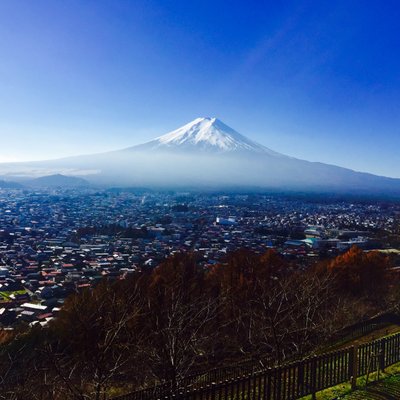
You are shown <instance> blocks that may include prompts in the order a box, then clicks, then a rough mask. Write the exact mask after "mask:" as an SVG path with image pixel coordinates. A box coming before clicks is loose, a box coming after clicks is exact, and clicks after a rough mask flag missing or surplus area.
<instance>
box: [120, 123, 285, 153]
mask: <svg viewBox="0 0 400 400" xmlns="http://www.w3.org/2000/svg"><path fill="white" fill-rule="evenodd" d="M127 150H146V151H149V150H150V151H160V150H161V151H166V150H168V151H171V150H172V151H185V152H203V153H220V154H221V153H243V154H246V153H247V154H248V153H257V154H266V155H279V153H276V152H274V151H273V150H271V149H268V148H267V147H265V146H263V145H261V144H259V143H256V142H253V141H252V140H250V139H248V138H246V137H245V136H243V135H241V134H240V133H238V132H236V131H235V130H234V129H232V128H230V127H229V126H228V125H225V124H224V123H223V122H222V121H220V120H219V119H217V118H196V119H195V120H193V121H192V122H189V123H188V124H186V125H184V126H182V127H180V128H178V129H176V130H174V131H172V132H170V133H167V134H166V135H163V136H159V137H158V138H156V139H154V140H152V141H150V142H147V143H145V144H142V145H139V146H135V147H131V148H129V149H127Z"/></svg>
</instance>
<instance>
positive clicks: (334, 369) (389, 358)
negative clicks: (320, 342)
mask: <svg viewBox="0 0 400 400" xmlns="http://www.w3.org/2000/svg"><path fill="white" fill-rule="evenodd" d="M398 362H400V334H396V335H392V336H390V337H388V338H384V339H380V340H375V341H373V342H370V343H366V344H363V345H361V346H360V347H358V348H357V347H349V348H347V349H343V350H339V351H335V352H331V353H327V354H323V355H320V356H316V357H311V358H307V359H305V360H302V361H297V362H294V363H290V364H287V365H283V366H281V367H277V368H267V369H264V370H262V371H258V372H254V373H250V374H244V375H242V376H237V377H235V378H231V379H225V380H216V381H214V382H213V383H212V384H206V385H203V386H201V387H198V388H193V387H188V386H182V387H180V388H179V390H177V391H175V392H174V393H171V392H169V393H168V392H166V391H165V387H164V389H162V387H158V388H153V389H146V390H142V391H138V392H135V393H131V394H127V395H124V396H119V397H117V398H116V399H118V400H147V399H159V400H164V399H165V400H166V399H168V400H172V399H176V400H228V399H230V400H231V399H236V400H259V399H264V400H294V399H298V398H300V397H303V396H307V395H313V397H314V396H315V393H316V392H318V391H320V390H323V389H327V388H330V387H333V386H336V385H339V384H341V383H345V382H351V383H352V386H353V387H354V386H355V384H356V379H357V377H359V376H363V375H366V374H368V373H370V372H372V371H376V370H384V369H385V368H386V367H388V366H389V365H392V364H395V363H398Z"/></svg>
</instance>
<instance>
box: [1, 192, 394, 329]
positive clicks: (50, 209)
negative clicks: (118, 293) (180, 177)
mask: <svg viewBox="0 0 400 400" xmlns="http://www.w3.org/2000/svg"><path fill="white" fill-rule="evenodd" d="M399 212H400V207H399V206H398V205H397V204H390V205H388V204H384V205H383V204H378V203H377V204H367V203H356V204H352V203H350V202H345V201H343V202H337V201H332V202H331V203H326V202H324V203H321V204H318V203H316V202H309V201H308V200H307V199H302V200H299V199H297V198H290V197H285V196H283V195H281V196H278V195H261V194H260V195H243V194H232V195H221V194H210V193H206V194H201V193H156V192H151V191H149V192H135V191H122V190H121V191H116V190H115V191H113V190H94V189H76V190H74V189H69V190H64V191H63V190H54V189H52V190H41V191H35V190H18V189H15V190H2V191H0V324H1V325H2V326H3V327H6V326H13V325H14V324H16V323H18V322H25V323H27V324H30V325H35V324H41V325H43V326H45V325H46V324H47V323H48V322H49V321H51V319H52V318H54V317H55V315H56V314H57V312H59V310H60V308H61V307H62V305H63V302H64V300H65V298H66V297H67V296H68V295H70V294H71V293H75V292H77V291H80V290H83V289H85V288H90V287H92V286H93V285H96V283H97V282H99V281H100V280H102V279H109V280H116V279H123V278H125V277H126V276H128V275H129V274H132V273H134V272H135V271H140V270H141V269H143V268H154V267H156V266H157V265H158V264H159V263H160V262H161V261H162V260H163V259H165V257H167V256H169V255H170V254H173V253H174V252H179V251H186V250H190V251H195V252H198V253H199V255H200V256H201V259H202V260H203V265H204V267H205V268H206V267H207V266H209V265H212V264H215V263H217V262H219V261H220V260H222V259H223V258H224V256H225V255H226V254H227V253H229V252H231V251H234V250H237V249H239V248H248V249H251V250H253V251H255V252H264V251H266V249H268V248H272V247H273V248H275V249H277V251H279V252H280V253H281V254H282V255H284V256H286V257H296V258H299V259H310V258H313V257H318V256H320V254H321V253H324V254H325V255H326V253H332V254H335V253H338V252H341V251H344V250H345V249H347V248H349V247H350V246H352V245H353V244H357V245H358V246H359V247H362V248H365V249H368V248H375V247H382V246H383V247H384V246H385V244H384V243H382V242H381V241H380V240H378V239H377V237H376V233H377V232H388V233H391V232H394V230H396V229H397V221H398V215H399Z"/></svg>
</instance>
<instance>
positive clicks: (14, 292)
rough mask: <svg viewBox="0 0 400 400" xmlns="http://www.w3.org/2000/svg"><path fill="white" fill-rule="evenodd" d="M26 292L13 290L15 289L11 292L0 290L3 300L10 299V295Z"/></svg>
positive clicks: (24, 292) (24, 291)
mask: <svg viewBox="0 0 400 400" xmlns="http://www.w3.org/2000/svg"><path fill="white" fill-rule="evenodd" d="M26 293H27V291H26V290H15V291H11V292H0V296H1V298H3V299H4V300H7V301H8V300H11V295H17V294H26Z"/></svg>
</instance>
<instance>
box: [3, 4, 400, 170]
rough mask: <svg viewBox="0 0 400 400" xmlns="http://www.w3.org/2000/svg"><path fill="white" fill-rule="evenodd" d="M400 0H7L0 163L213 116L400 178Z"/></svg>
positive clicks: (107, 143)
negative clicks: (399, 1) (200, 117)
mask: <svg viewBox="0 0 400 400" xmlns="http://www.w3.org/2000/svg"><path fill="white" fill-rule="evenodd" d="M398 21H400V3H398V1H391V0H386V1H384V2H382V1H368V0H364V1H351V0H347V1H342V0H336V1H278V0H275V1H256V0H255V1H230V2H227V1H216V0H214V1H208V0H199V1H198V0H191V1H187V0H185V1H183V0H182V1H181V0H170V1H168V0H164V1H156V0H143V1H142V0H131V1H129V0H109V1H102V0H79V1H78V0H75V1H74V0H69V1H61V0H48V1H45V0H36V1H30V0H19V1H14V0H3V1H1V2H0V52H1V53H0V54H1V56H0V139H1V146H0V161H7V160H32V159H48V158H57V157H60V156H67V155H74V154H85V153H94V152H100V151H106V150H112V149H118V148H123V147H127V146H131V145H134V144H138V143H141V142H144V141H147V140H150V139H152V138H153V137H154V136H158V135H161V134H164V133H166V132H168V131H170V130H173V129H175V128H177V127H179V126H181V125H183V124H184V123H186V122H188V121H190V120H192V119H194V118H196V117H199V116H217V117H218V118H220V119H221V120H223V121H224V122H225V123H226V124H228V125H230V126H231V127H233V128H234V129H236V130H237V131H239V132H240V133H242V134H244V135H246V136H248V137H250V138H251V139H253V140H256V141H258V142H260V143H262V144H264V145H266V146H268V147H270V148H272V149H274V150H276V151H279V152H282V153H285V154H289V155H292V156H295V157H299V158H304V159H308V160H311V161H322V162H327V163H332V164H337V165H341V166H345V167H349V168H353V169H356V170H362V171H368V172H372V173H377V174H381V175H387V176H395V177H400V168H399V165H400V151H399V148H400V24H399V23H398Z"/></svg>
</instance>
